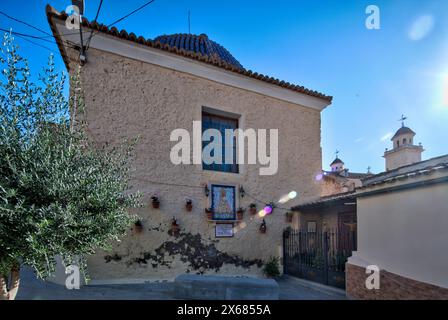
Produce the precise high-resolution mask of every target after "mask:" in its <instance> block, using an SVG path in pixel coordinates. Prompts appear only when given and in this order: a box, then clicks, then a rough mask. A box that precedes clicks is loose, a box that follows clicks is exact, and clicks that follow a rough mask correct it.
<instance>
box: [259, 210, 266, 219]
mask: <svg viewBox="0 0 448 320" xmlns="http://www.w3.org/2000/svg"><path fill="white" fill-rule="evenodd" d="M265 215H266V211H264V209H262V210H260V211H258V216H259V217H260V218H263V217H264V216H265Z"/></svg>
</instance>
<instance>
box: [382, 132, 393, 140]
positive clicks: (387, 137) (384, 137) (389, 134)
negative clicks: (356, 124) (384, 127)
mask: <svg viewBox="0 0 448 320" xmlns="http://www.w3.org/2000/svg"><path fill="white" fill-rule="evenodd" d="M392 136H393V133H392V132H388V133H386V134H385V135H384V136H382V137H381V139H380V140H381V141H386V140H388V139H390V138H392Z"/></svg>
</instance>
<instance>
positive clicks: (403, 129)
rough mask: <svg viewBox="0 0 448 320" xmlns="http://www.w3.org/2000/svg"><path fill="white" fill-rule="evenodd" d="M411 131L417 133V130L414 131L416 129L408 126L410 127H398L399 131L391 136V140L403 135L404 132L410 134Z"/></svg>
mask: <svg viewBox="0 0 448 320" xmlns="http://www.w3.org/2000/svg"><path fill="white" fill-rule="evenodd" d="M409 133H410V134H414V135H415V132H414V131H412V130H411V129H410V128H408V127H405V126H403V127H401V128H400V129H398V130H397V132H395V134H394V136H393V137H392V138H391V140H393V139H395V138H396V137H398V136H401V135H402V134H409Z"/></svg>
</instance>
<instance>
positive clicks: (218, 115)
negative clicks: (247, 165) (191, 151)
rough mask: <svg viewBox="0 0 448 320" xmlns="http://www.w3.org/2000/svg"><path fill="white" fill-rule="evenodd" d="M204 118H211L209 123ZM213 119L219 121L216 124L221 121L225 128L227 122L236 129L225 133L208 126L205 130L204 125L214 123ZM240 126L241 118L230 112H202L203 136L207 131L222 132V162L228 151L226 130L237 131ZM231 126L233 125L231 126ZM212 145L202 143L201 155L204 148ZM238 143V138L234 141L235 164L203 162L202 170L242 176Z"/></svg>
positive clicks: (208, 110) (203, 110)
mask: <svg viewBox="0 0 448 320" xmlns="http://www.w3.org/2000/svg"><path fill="white" fill-rule="evenodd" d="M204 117H209V118H210V120H209V121H208V122H205V121H204ZM213 119H215V120H217V121H216V122H219V120H222V121H223V124H222V125H223V126H225V125H226V123H225V122H227V123H233V124H234V127H231V128H225V129H224V130H223V131H221V130H220V128H216V127H213V126H210V125H209V126H206V128H205V129H204V124H205V123H213ZM239 125H240V119H239V116H238V115H236V114H230V113H228V112H224V111H219V110H213V109H210V108H208V107H203V108H202V111H201V136H202V134H203V133H204V131H205V130H206V129H216V130H219V131H220V132H221V135H222V151H221V152H222V155H221V156H222V161H223V162H224V161H225V151H226V146H225V134H224V133H225V130H226V129H232V130H236V129H238V128H239ZM229 126H231V125H229ZM209 143H210V141H202V145H201V154H202V151H203V150H204V147H205V146H206V145H208V144H209ZM237 144H238V141H237V139H236V137H234V141H233V164H224V163H222V164H215V163H212V164H205V163H204V162H203V161H202V170H204V171H212V172H220V173H230V174H240V166H239V164H238V161H237V150H238V146H237ZM227 167H228V168H229V169H228V170H226V168H227Z"/></svg>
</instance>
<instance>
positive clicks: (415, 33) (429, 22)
mask: <svg viewBox="0 0 448 320" xmlns="http://www.w3.org/2000/svg"><path fill="white" fill-rule="evenodd" d="M433 27H434V18H433V17H432V15H428V14H427V15H423V16H420V17H418V18H417V19H416V20H415V21H414V22H413V23H412V25H411V27H410V28H409V32H408V37H409V39H411V40H414V41H419V40H422V39H423V38H425V37H426V36H427V35H428V34H429V33H430V32H431V31H432V28H433Z"/></svg>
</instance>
